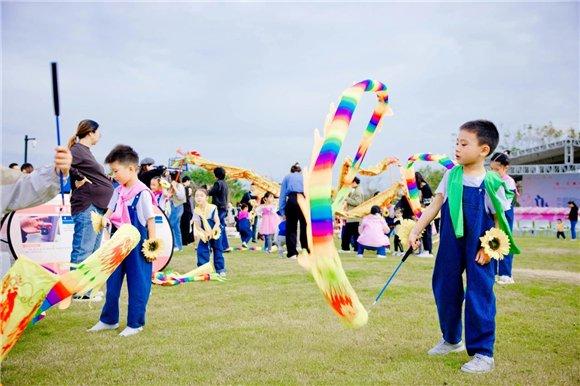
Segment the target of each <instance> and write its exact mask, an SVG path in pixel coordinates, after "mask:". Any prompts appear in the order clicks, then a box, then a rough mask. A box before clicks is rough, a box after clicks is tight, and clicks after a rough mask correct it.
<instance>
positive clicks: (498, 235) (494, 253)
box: [479, 228, 510, 260]
mask: <svg viewBox="0 0 580 386" xmlns="http://www.w3.org/2000/svg"><path fill="white" fill-rule="evenodd" d="M479 241H481V247H482V248H483V252H484V253H485V254H486V255H487V256H489V257H491V258H493V259H496V260H503V257H504V256H505V255H507V254H508V253H509V252H510V240H509V238H508V235H506V233H505V232H504V231H502V230H501V229H499V228H491V229H490V230H488V231H487V232H485V234H484V235H483V236H481V237H480V238H479Z"/></svg>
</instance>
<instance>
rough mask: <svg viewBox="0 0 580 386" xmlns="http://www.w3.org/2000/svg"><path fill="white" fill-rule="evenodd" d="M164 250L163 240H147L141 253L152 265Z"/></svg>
mask: <svg viewBox="0 0 580 386" xmlns="http://www.w3.org/2000/svg"><path fill="white" fill-rule="evenodd" d="M162 249H163V240H162V239H147V240H145V242H144V243H143V248H142V249H141V251H143V255H145V260H147V261H148V262H150V263H152V262H153V261H155V259H157V257H158V256H159V255H160V254H161V250H162Z"/></svg>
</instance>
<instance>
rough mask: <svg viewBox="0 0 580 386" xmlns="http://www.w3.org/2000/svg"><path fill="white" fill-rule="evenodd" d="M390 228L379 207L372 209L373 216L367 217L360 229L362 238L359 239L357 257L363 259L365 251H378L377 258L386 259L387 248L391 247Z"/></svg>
mask: <svg viewBox="0 0 580 386" xmlns="http://www.w3.org/2000/svg"><path fill="white" fill-rule="evenodd" d="M389 230H390V228H389V226H388V225H387V222H386V221H385V219H384V217H383V216H382V214H381V208H380V207H378V206H377V205H375V206H373V207H372V208H371V214H368V215H366V216H365V217H364V218H363V219H362V222H361V224H360V226H359V228H358V232H359V234H360V236H359V237H358V239H357V242H358V252H357V257H359V258H362V257H363V253H364V250H365V249H368V250H370V251H377V257H378V258H380V259H384V258H385V257H386V248H385V247H387V246H389V245H390V243H389V237H388V236H387V233H389Z"/></svg>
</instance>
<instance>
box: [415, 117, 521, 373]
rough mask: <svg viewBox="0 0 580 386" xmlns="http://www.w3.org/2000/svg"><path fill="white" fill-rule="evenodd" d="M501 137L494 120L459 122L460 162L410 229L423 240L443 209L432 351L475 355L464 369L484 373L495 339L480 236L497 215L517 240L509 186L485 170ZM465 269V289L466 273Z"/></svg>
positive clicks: (488, 269)
mask: <svg viewBox="0 0 580 386" xmlns="http://www.w3.org/2000/svg"><path fill="white" fill-rule="evenodd" d="M498 142H499V133H498V131H497V128H496V127H495V125H494V124H493V123H492V122H489V121H483V120H479V121H471V122H467V123H465V124H463V125H462V126H461V127H460V128H459V135H458V137H457V143H456V147H455V158H456V160H457V162H458V164H459V165H457V166H455V167H454V168H453V169H452V170H450V171H448V172H447V173H446V174H445V175H444V177H443V180H442V181H441V184H440V185H439V188H438V189H437V191H436V195H435V197H434V199H433V201H432V203H431V205H429V206H428V207H427V208H426V209H425V211H424V212H423V215H422V216H421V217H420V219H419V221H418V222H417V224H416V225H415V227H414V228H413V230H412V231H411V234H410V235H409V244H410V245H412V246H413V247H414V248H417V247H418V245H419V242H418V240H419V234H420V232H421V231H422V230H423V229H424V228H425V227H426V226H427V224H429V223H431V221H433V219H434V218H435V216H436V215H437V213H438V212H439V210H441V236H440V237H441V238H440V245H439V251H438V253H437V259H436V260H435V267H434V269H433V294H434V296H435V303H436V305H437V313H438V315H439V325H440V327H441V332H442V335H443V337H442V339H441V341H440V342H439V343H437V344H436V345H435V347H433V348H432V349H431V350H429V352H428V354H429V355H445V354H448V353H451V352H459V351H463V350H465V349H466V348H467V353H468V354H469V355H470V356H472V359H471V360H470V361H469V362H467V363H465V364H464V365H463V366H462V367H461V370H462V371H464V372H468V373H486V372H489V371H491V370H493V368H494V366H495V362H494V359H493V346H494V342H495V313H496V307H495V295H494V292H493V285H494V276H495V275H494V270H493V268H494V267H493V265H492V264H489V262H490V259H491V258H490V257H489V256H487V255H486V254H485V253H484V252H483V249H482V247H481V243H480V240H479V238H480V237H481V236H483V235H484V233H485V232H486V231H487V230H489V229H491V228H493V227H494V221H495V222H496V224H497V225H498V227H499V228H500V229H501V230H503V231H504V232H505V233H506V234H507V235H508V237H509V239H510V245H511V251H512V252H514V253H519V250H518V249H517V247H516V246H515V244H514V242H513V238H512V236H511V231H510V228H509V225H508V223H507V220H506V217H505V211H506V210H508V209H509V208H510V206H511V192H510V191H509V189H507V187H506V185H505V183H504V182H503V181H502V180H501V178H500V177H499V176H498V175H497V174H496V173H494V172H486V170H485V167H484V161H485V158H486V157H487V156H489V154H491V153H492V152H493V150H494V149H495V148H496V146H497V144H498ZM464 271H466V273H467V274H466V276H467V284H466V287H465V290H464V286H463V278H462V274H463V272H464ZM464 300H465V345H464V344H463V342H462V340H461V337H462V320H461V319H462V317H461V316H462V306H463V302H464Z"/></svg>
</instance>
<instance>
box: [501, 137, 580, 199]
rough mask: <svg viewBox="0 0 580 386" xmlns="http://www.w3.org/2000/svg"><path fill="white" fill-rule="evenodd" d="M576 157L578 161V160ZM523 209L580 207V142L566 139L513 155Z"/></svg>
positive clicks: (513, 171)
mask: <svg viewBox="0 0 580 386" xmlns="http://www.w3.org/2000/svg"><path fill="white" fill-rule="evenodd" d="M575 154H576V159H575ZM510 162H511V165H510V169H509V174H510V175H511V176H512V177H513V178H514V179H515V180H516V182H517V184H518V189H519V190H520V196H519V198H518V204H519V206H523V207H566V206H567V203H568V201H575V202H576V203H580V139H565V140H561V141H556V142H552V143H549V144H544V145H540V146H534V147H530V148H528V149H523V150H518V151H514V152H512V153H511V154H510Z"/></svg>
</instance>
